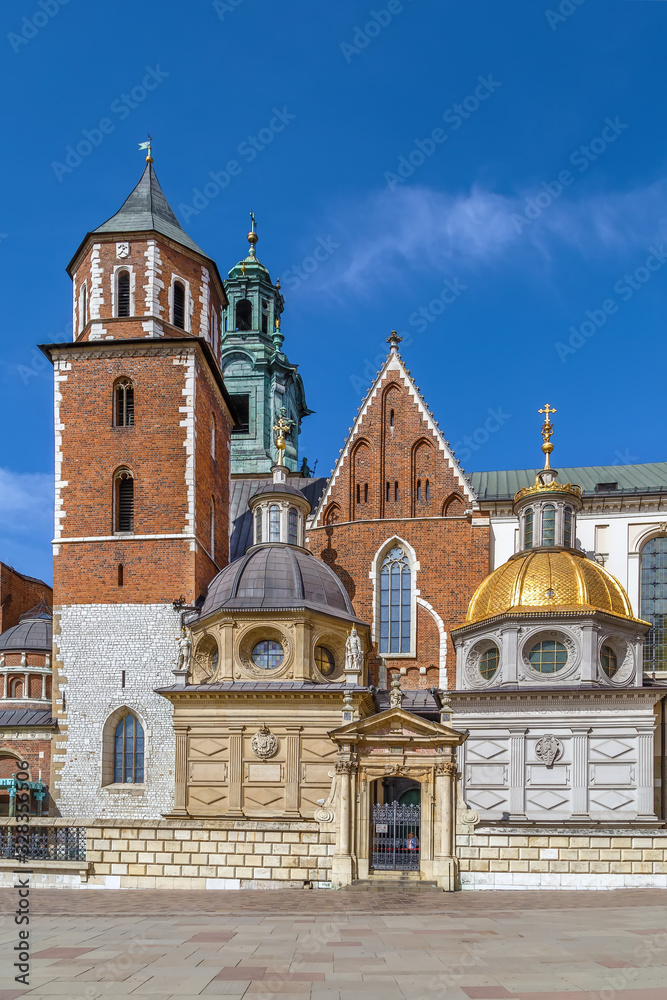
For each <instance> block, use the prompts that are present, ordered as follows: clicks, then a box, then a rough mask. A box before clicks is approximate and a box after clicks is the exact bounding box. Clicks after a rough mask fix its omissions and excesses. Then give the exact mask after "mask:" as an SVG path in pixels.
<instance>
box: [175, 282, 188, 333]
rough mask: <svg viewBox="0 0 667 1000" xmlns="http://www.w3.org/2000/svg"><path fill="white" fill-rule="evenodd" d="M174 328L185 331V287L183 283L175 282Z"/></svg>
mask: <svg viewBox="0 0 667 1000" xmlns="http://www.w3.org/2000/svg"><path fill="white" fill-rule="evenodd" d="M174 326H177V327H179V328H180V329H181V330H185V285H184V284H183V282H182V281H175V282H174Z"/></svg>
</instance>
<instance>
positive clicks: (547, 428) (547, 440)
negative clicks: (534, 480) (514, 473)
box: [537, 403, 558, 469]
mask: <svg viewBox="0 0 667 1000" xmlns="http://www.w3.org/2000/svg"><path fill="white" fill-rule="evenodd" d="M537 412H538V413H543V414H544V423H543V424H542V441H543V442H544V443H543V445H542V451H543V452H544V455H545V459H544V468H545V469H550V468H551V464H550V461H549V456H550V455H551V452H552V451H553V450H554V446H553V444H552V443H551V435H552V434H553V432H554V425H553V424H552V422H551V420H549V417H550V415H551V414H552V413H557V412H558V411H557V410H556V409H555V407H553V406H549V404H548V403H545V404H544V406H543V407H542V409H541V410H538V411H537Z"/></svg>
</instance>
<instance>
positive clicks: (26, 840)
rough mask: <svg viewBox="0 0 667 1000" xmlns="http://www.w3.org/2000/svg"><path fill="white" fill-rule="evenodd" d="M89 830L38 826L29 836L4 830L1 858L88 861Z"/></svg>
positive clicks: (0, 832)
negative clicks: (86, 859)
mask: <svg viewBox="0 0 667 1000" xmlns="http://www.w3.org/2000/svg"><path fill="white" fill-rule="evenodd" d="M85 857H86V828H85V827H83V826H57V827H49V826H34V827H30V826H29V827H28V829H27V830H26V831H25V832H19V830H17V829H16V827H13V826H2V827H0V858H13V859H16V860H20V861H84V860H85Z"/></svg>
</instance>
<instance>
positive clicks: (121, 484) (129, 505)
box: [116, 471, 134, 531]
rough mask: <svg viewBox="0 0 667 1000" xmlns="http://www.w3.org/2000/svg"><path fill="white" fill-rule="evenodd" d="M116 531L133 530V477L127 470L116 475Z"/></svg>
mask: <svg viewBox="0 0 667 1000" xmlns="http://www.w3.org/2000/svg"><path fill="white" fill-rule="evenodd" d="M116 531H134V479H133V478H132V473H130V472H127V471H123V472H120V473H119V474H118V475H117V476H116Z"/></svg>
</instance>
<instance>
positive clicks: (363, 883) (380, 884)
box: [344, 876, 442, 892]
mask: <svg viewBox="0 0 667 1000" xmlns="http://www.w3.org/2000/svg"><path fill="white" fill-rule="evenodd" d="M344 889H345V890H346V891H347V892H433V891H436V892H441V891H442V890H441V889H439V888H438V886H437V884H436V883H435V882H425V881H422V880H421V879H418V878H400V877H399V878H375V877H374V876H371V877H370V878H368V879H356V880H355V881H354V882H353V883H352V885H347V886H344Z"/></svg>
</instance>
